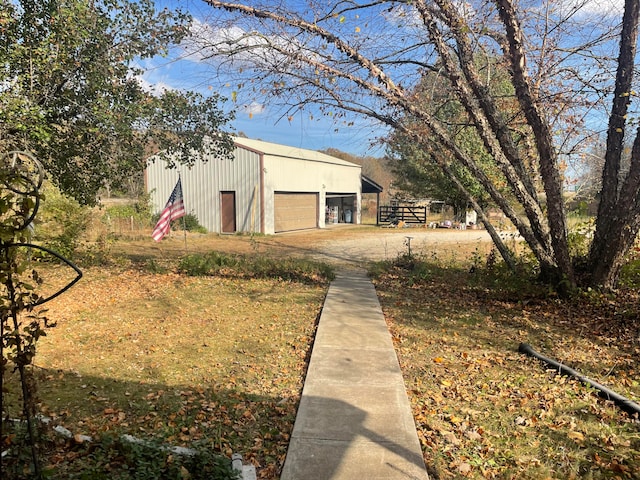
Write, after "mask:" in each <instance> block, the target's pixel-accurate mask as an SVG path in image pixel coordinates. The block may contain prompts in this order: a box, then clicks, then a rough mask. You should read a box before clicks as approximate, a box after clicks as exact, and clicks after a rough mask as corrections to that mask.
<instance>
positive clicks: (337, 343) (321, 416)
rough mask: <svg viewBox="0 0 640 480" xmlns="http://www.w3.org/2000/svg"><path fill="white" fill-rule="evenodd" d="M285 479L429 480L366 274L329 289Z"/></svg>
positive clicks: (343, 276)
mask: <svg viewBox="0 0 640 480" xmlns="http://www.w3.org/2000/svg"><path fill="white" fill-rule="evenodd" d="M280 478H281V480H329V479H331V480H360V479H362V480H375V479H380V480H382V479H384V480H395V479H398V480H400V479H402V480H406V479H420V480H426V479H428V475H427V471H426V469H425V465H424V461H423V459H422V453H421V450H420V444H419V442H418V436H417V434H416V428H415V423H414V421H413V416H412V414H411V408H410V405H409V400H408V398H407V394H406V390H405V386H404V382H403V379H402V374H401V371H400V367H399V365H398V359H397V357H396V354H395V351H394V349H393V344H392V341H391V335H390V334H389V331H388V329H387V326H386V323H385V321H384V317H383V315H382V310H381V309H380V304H379V302H378V297H377V296H376V293H375V289H374V287H373V284H372V283H371V281H370V280H369V279H368V278H367V276H366V275H365V273H364V272H362V271H344V272H341V273H339V274H338V277H337V278H336V280H334V281H333V282H332V283H331V286H330V287H329V292H328V294H327V298H326V300H325V303H324V308H323V310H322V315H321V317H320V323H319V325H318V331H317V334H316V339H315V343H314V346H313V352H312V355H311V361H310V364H309V370H308V372H307V377H306V380H305V383H304V389H303V391H302V399H301V401H300V407H299V409H298V414H297V416H296V422H295V425H294V428H293V434H292V436H291V441H290V444H289V449H288V452H287V458H286V460H285V464H284V468H283V471H282V476H281V477H280Z"/></svg>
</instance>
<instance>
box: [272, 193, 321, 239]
mask: <svg viewBox="0 0 640 480" xmlns="http://www.w3.org/2000/svg"><path fill="white" fill-rule="evenodd" d="M274 215H275V218H274V230H275V232H276V233H278V232H289V231H291V230H303V229H306V228H317V227H318V194H317V193H294V192H276V193H275V195H274Z"/></svg>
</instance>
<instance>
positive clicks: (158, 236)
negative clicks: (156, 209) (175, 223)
mask: <svg viewBox="0 0 640 480" xmlns="http://www.w3.org/2000/svg"><path fill="white" fill-rule="evenodd" d="M184 215H185V211H184V199H183V198H182V183H181V181H180V178H178V183H176V186H175V187H174V188H173V192H171V196H170V197H169V201H167V204H166V205H165V206H164V210H162V213H161V214H160V220H158V223H156V226H155V228H154V229H153V233H152V234H151V236H152V237H153V239H154V240H155V241H156V242H159V241H160V240H162V238H163V237H164V236H165V235H166V234H167V233H169V230H171V220H175V219H177V218H180V217H184Z"/></svg>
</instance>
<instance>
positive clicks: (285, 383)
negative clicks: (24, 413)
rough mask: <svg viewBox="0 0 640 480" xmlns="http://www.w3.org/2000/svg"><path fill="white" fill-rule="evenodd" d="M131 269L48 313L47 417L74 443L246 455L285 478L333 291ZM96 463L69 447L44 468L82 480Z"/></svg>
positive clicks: (87, 280) (109, 466) (40, 366)
mask: <svg viewBox="0 0 640 480" xmlns="http://www.w3.org/2000/svg"><path fill="white" fill-rule="evenodd" d="M123 258H124V257H121V260H120V263H126V264H127V265H126V266H122V265H121V266H111V267H99V268H98V267H92V268H88V269H85V270H84V277H83V279H82V281H80V282H79V283H78V284H77V285H75V286H74V287H73V288H72V289H71V290H69V291H68V292H67V293H66V294H65V295H62V296H60V297H58V298H56V299H55V300H53V301H52V302H50V303H49V304H47V307H48V313H47V316H48V317H49V318H50V319H52V320H55V321H56V322H57V326H56V327H55V328H52V329H50V330H49V331H48V335H47V336H46V337H44V338H42V339H41V340H40V341H39V343H38V353H37V357H36V359H35V365H36V368H35V373H36V377H37V378H38V380H39V392H38V396H39V402H40V404H39V408H40V410H41V412H42V413H43V414H44V415H46V416H48V417H51V418H53V420H54V423H56V424H59V425H62V426H64V427H65V428H67V429H68V430H70V431H71V432H72V433H73V434H74V435H88V436H91V437H93V438H94V439H97V438H105V437H107V436H108V437H110V438H111V437H116V438H117V436H119V435H121V434H129V435H134V436H136V437H138V438H142V439H145V440H152V441H157V442H160V443H163V444H166V445H171V446H184V447H189V448H205V449H207V450H209V451H213V452H216V453H219V454H222V455H224V456H227V457H229V458H230V457H231V454H232V453H240V454H241V455H242V456H243V458H244V461H245V462H250V463H252V464H253V465H255V466H256V467H257V468H258V471H259V477H260V478H277V477H278V474H279V471H280V469H281V467H282V464H283V462H284V457H285V454H286V449H287V445H288V440H289V435H290V432H291V430H292V425H293V421H294V419H295V413H296V409H297V404H298V401H299V397H300V393H301V389H302V385H303V380H304V374H305V370H306V363H307V356H308V355H309V353H310V348H311V344H312V341H313V337H314V333H315V327H316V323H317V319H318V317H319V313H320V309H321V307H322V302H323V300H324V295H325V293H326V288H327V285H328V283H327V280H326V279H323V278H322V277H321V276H320V275H317V276H314V278H313V279H312V280H310V281H308V282H296V281H286V280H282V279H279V278H244V277H243V276H237V275H235V274H234V271H233V270H232V269H230V270H228V271H220V272H218V273H217V274H216V275H204V276H190V275H188V274H184V273H183V274H179V273H175V270H176V269H177V267H176V262H175V261H174V260H171V259H170V258H168V257H164V260H165V261H164V262H163V265H164V267H163V268H162V270H163V271H164V270H166V272H165V273H151V272H149V271H148V269H149V267H150V266H153V268H155V269H158V268H159V267H158V264H159V263H160V260H159V258H156V259H153V262H151V263H149V261H148V260H151V259H147V261H146V262H144V263H138V264H131V263H128V262H123ZM172 263H173V267H171V264H172ZM45 276H46V272H45ZM14 377H15V375H14ZM14 380H15V378H14ZM9 388H12V389H13V390H14V391H15V390H17V384H16V383H15V382H14V383H10V384H9ZM9 410H10V411H12V412H13V413H14V415H15V416H18V413H19V411H20V410H19V407H18V405H17V404H16V403H15V402H14V404H13V405H9ZM76 438H79V437H76ZM103 455H106V454H103ZM93 457H95V452H94V451H93V450H92V448H91V447H89V446H88V445H84V446H83V445H77V444H75V442H74V441H73V440H72V441H70V442H67V444H66V445H57V446H55V447H53V448H52V451H51V454H50V455H49V456H48V459H47V461H48V463H49V466H50V467H51V471H52V472H53V473H52V475H53V478H61V479H63V478H85V477H81V473H82V472H83V470H86V469H87V465H88V464H90V463H91V462H93V461H94V459H93ZM101 462H103V465H102V467H101V468H103V469H104V470H105V472H106V473H109V471H111V475H107V477H106V478H153V476H152V475H149V476H143V477H140V476H136V477H128V476H126V475H125V473H123V472H122V465H121V464H122V460H121V459H119V458H117V457H116V458H103V459H101ZM85 474H86V473H85ZM118 475H121V477H119V476H118ZM89 478H94V477H89ZM95 478H98V477H95Z"/></svg>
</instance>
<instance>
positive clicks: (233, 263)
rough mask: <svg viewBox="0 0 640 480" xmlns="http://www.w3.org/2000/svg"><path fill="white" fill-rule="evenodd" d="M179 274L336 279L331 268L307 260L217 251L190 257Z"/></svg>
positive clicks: (301, 280) (182, 264) (299, 279)
mask: <svg viewBox="0 0 640 480" xmlns="http://www.w3.org/2000/svg"><path fill="white" fill-rule="evenodd" d="M178 271H179V272H180V273H184V274H186V275H192V276H204V275H216V274H224V275H228V276H241V277H249V278H279V279H282V280H289V281H297V282H303V283H318V282H324V281H327V280H329V281H330V280H333V279H334V277H335V273H334V271H333V268H332V267H331V266H329V265H326V264H323V263H318V262H313V261H309V260H305V259H299V258H286V259H274V258H269V257H265V256H255V255H251V256H248V255H229V254H224V253H218V252H209V253H206V254H200V253H195V254H192V255H187V256H186V257H184V258H182V259H181V260H180V263H179V265H178Z"/></svg>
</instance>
